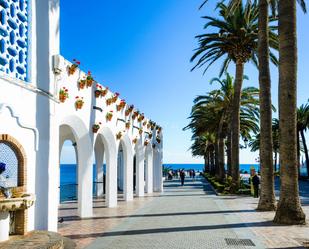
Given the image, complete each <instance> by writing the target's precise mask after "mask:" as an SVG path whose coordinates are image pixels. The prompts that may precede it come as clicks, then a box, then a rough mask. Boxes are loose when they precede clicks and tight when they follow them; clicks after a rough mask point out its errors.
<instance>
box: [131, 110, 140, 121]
mask: <svg viewBox="0 0 309 249" xmlns="http://www.w3.org/2000/svg"><path fill="white" fill-rule="evenodd" d="M138 115H139V111H135V112H133V114H132V119H133V120H135V119H136V118H137V117H138Z"/></svg>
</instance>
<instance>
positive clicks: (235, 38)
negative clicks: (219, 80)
mask: <svg viewBox="0 0 309 249" xmlns="http://www.w3.org/2000/svg"><path fill="white" fill-rule="evenodd" d="M218 8H219V10H220V17H221V18H220V19H217V18H212V17H209V16H205V17H204V18H205V19H206V20H208V22H207V23H206V25H205V29H207V28H208V27H214V28H217V29H219V31H218V33H206V34H203V35H199V36H197V38H198V40H199V47H198V48H197V50H196V52H195V54H194V55H193V57H192V58H191V61H194V60H195V59H197V58H198V57H199V59H198V61H197V63H196V65H195V67H194V68H193V69H195V68H196V67H202V66H204V65H207V67H206V69H205V71H206V70H207V69H208V68H209V66H211V65H212V64H213V63H214V62H215V61H217V60H218V59H220V58H222V57H224V56H225V59H224V62H223V65H222V69H221V72H220V75H221V74H222V73H223V72H224V71H225V70H226V69H227V67H228V65H229V63H230V62H231V61H233V62H234V63H235V64H236V74H235V75H236V76H235V83H234V97H233V104H232V112H231V113H232V119H231V131H232V141H231V142H232V146H231V147H232V153H231V154H232V160H231V164H232V178H233V188H234V189H235V190H236V189H238V187H239V130H240V121H239V117H240V111H239V107H240V97H241V88H242V81H243V73H244V64H245V63H246V62H248V61H249V60H252V61H253V62H254V63H255V64H256V65H257V46H258V6H257V5H256V3H249V2H248V3H247V4H246V5H245V7H243V5H242V4H239V5H238V6H237V7H235V10H234V12H233V15H230V14H229V13H230V12H229V8H228V6H226V5H224V4H223V3H219V4H218ZM269 33H270V35H269V37H273V38H275V37H276V34H275V33H274V32H273V31H272V30H271V29H270V30H269ZM270 46H271V47H273V48H276V47H277V46H278V45H277V43H276V40H275V39H274V40H273V41H272V42H271V43H270ZM270 58H271V59H272V60H273V61H274V62H275V63H276V60H275V56H274V55H273V54H272V52H271V51H270ZM193 69H192V70H193ZM205 71H204V72H205Z"/></svg>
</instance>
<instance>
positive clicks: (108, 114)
mask: <svg viewBox="0 0 309 249" xmlns="http://www.w3.org/2000/svg"><path fill="white" fill-rule="evenodd" d="M113 115H114V114H113V111H112V110H111V111H109V112H108V113H106V116H105V117H106V120H107V121H111V120H112V118H113Z"/></svg>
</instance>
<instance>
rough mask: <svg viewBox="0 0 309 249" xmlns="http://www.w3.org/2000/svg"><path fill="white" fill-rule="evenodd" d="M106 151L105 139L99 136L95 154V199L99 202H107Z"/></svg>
mask: <svg viewBox="0 0 309 249" xmlns="http://www.w3.org/2000/svg"><path fill="white" fill-rule="evenodd" d="M106 149H107V148H105V146H104V142H103V139H102V138H101V135H99V136H98V137H97V139H96V142H95V146H94V152H95V162H94V170H93V172H94V184H93V191H94V197H95V198H96V199H97V200H98V201H100V200H101V201H103V200H105V195H106V175H107V169H106Z"/></svg>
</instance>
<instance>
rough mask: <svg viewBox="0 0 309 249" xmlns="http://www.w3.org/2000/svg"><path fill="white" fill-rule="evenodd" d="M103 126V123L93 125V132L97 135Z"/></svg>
mask: <svg viewBox="0 0 309 249" xmlns="http://www.w3.org/2000/svg"><path fill="white" fill-rule="evenodd" d="M101 124H102V123H101V122H99V123H95V124H93V125H92V132H93V133H97V132H98V130H99V129H100V126H101Z"/></svg>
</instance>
